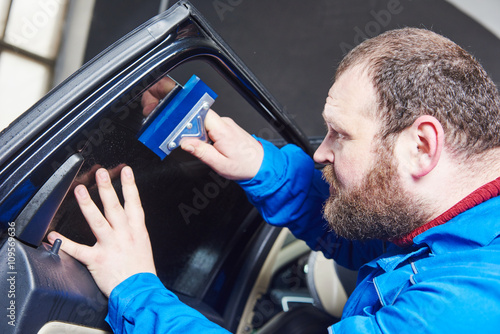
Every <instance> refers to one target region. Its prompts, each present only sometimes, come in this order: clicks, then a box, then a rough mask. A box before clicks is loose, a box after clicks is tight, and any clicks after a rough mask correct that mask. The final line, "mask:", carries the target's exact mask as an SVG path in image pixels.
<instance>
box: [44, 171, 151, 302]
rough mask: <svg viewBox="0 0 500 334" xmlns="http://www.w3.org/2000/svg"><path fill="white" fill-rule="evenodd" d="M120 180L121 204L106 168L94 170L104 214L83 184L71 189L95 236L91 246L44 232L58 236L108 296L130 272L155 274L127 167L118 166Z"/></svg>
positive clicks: (56, 236) (135, 191)
mask: <svg viewBox="0 0 500 334" xmlns="http://www.w3.org/2000/svg"><path fill="white" fill-rule="evenodd" d="M121 181H122V191H123V197H124V199H125V205H124V207H122V206H121V204H120V202H119V200H118V197H117V195H116V192H115V190H114V188H113V185H112V184H111V178H110V176H109V173H108V171H106V170H105V169H102V168H101V169H99V170H98V171H97V172H96V183H97V187H98V189H99V196H100V197H101V200H102V204H103V207H104V216H103V214H102V213H101V211H100V210H99V208H98V207H97V206H96V205H95V204H94V202H93V201H92V199H91V198H90V195H89V193H88V191H87V188H86V187H85V186H84V185H79V186H77V187H76V188H75V190H74V193H75V197H76V199H77V201H78V204H79V205H80V209H81V210H82V213H83V215H84V216H85V219H86V220H87V222H88V223H89V226H90V228H91V229H92V232H93V233H94V235H95V237H96V239H97V242H96V243H95V244H94V246H92V247H89V246H86V245H81V244H78V243H75V242H73V241H71V240H69V239H67V238H65V237H64V236H62V235H60V234H59V233H57V232H51V233H50V234H49V235H48V236H47V238H48V240H49V242H50V243H52V244H53V243H54V241H55V240H56V239H58V238H59V239H61V240H62V244H61V249H62V250H64V251H65V252H66V253H68V254H69V255H71V256H73V257H74V258H75V259H77V260H78V261H80V262H82V263H83V264H84V265H86V266H87V268H88V270H89V271H90V273H91V274H92V276H93V277H94V280H95V281H96V283H97V285H98V287H99V288H100V289H101V291H102V292H103V293H104V294H105V295H106V296H108V297H109V295H110V293H111V291H112V290H113V289H114V288H115V287H116V286H117V285H118V284H120V283H121V282H122V281H124V280H125V279H127V278H128V277H130V276H132V275H134V274H138V273H142V272H150V273H153V274H156V269H155V266H154V261H153V252H152V250H151V243H150V241H149V235H148V232H147V230H146V225H145V223H144V211H143V209H142V206H141V200H140V198H139V192H138V190H137V187H136V185H135V180H134V176H133V173H132V169H131V168H130V167H128V166H127V167H124V168H123V169H122V171H121Z"/></svg>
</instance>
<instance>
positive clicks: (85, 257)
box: [47, 232, 91, 266]
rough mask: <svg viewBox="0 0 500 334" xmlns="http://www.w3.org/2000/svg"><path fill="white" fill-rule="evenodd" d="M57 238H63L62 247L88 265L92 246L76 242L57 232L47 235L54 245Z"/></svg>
mask: <svg viewBox="0 0 500 334" xmlns="http://www.w3.org/2000/svg"><path fill="white" fill-rule="evenodd" d="M56 239H61V241H62V243H61V249H62V250H63V251H65V252H66V253H68V254H69V255H71V256H72V257H74V258H75V259H77V260H78V261H80V262H81V263H83V264H84V265H86V266H87V265H88V263H89V262H88V261H89V260H90V250H91V248H90V247H89V246H86V245H81V244H79V243H76V242H74V241H72V240H70V239H68V238H66V237H65V236H63V235H61V234H59V233H57V232H50V233H49V234H48V235H47V240H48V241H49V242H50V243H51V244H52V245H53V244H54V242H55V241H56Z"/></svg>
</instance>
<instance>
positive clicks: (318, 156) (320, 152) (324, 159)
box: [313, 140, 335, 165]
mask: <svg viewBox="0 0 500 334" xmlns="http://www.w3.org/2000/svg"><path fill="white" fill-rule="evenodd" d="M313 158H314V161H315V162H317V163H319V164H323V165H328V164H333V161H334V160H335V156H334V154H333V150H331V148H330V145H328V143H327V142H326V140H323V142H322V143H321V145H319V147H318V149H317V150H316V152H314V157H313Z"/></svg>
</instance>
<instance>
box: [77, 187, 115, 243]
mask: <svg viewBox="0 0 500 334" xmlns="http://www.w3.org/2000/svg"><path fill="white" fill-rule="evenodd" d="M75 198H76V200H77V202H78V205H79V206H80V210H82V213H83V215H84V217H85V219H86V220H87V222H88V224H89V226H90V229H91V230H92V232H93V233H94V235H95V237H96V238H97V240H98V241H99V240H102V239H105V238H106V236H107V235H108V234H109V232H110V230H111V228H110V225H109V223H108V221H107V220H106V218H104V216H103V215H102V213H101V211H100V210H99V208H98V207H97V206H96V205H95V203H94V201H92V198H90V195H89V192H88V191H87V188H86V187H85V186H84V185H79V186H77V187H76V188H75Z"/></svg>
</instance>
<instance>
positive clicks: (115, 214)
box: [96, 168, 126, 227]
mask: <svg viewBox="0 0 500 334" xmlns="http://www.w3.org/2000/svg"><path fill="white" fill-rule="evenodd" d="M96 181H97V188H98V189H99V196H100V197H101V201H102V205H103V207H104V215H105V216H106V219H107V220H108V222H109V223H110V225H111V226H113V227H116V226H119V225H120V224H121V223H123V222H124V221H126V216H125V212H124V210H123V207H122V205H121V203H120V200H119V199H118V196H117V195H116V191H115V188H113V184H112V183H111V177H110V176H109V173H108V171H107V170H106V169H104V168H101V169H99V170H98V171H97V173H96Z"/></svg>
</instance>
